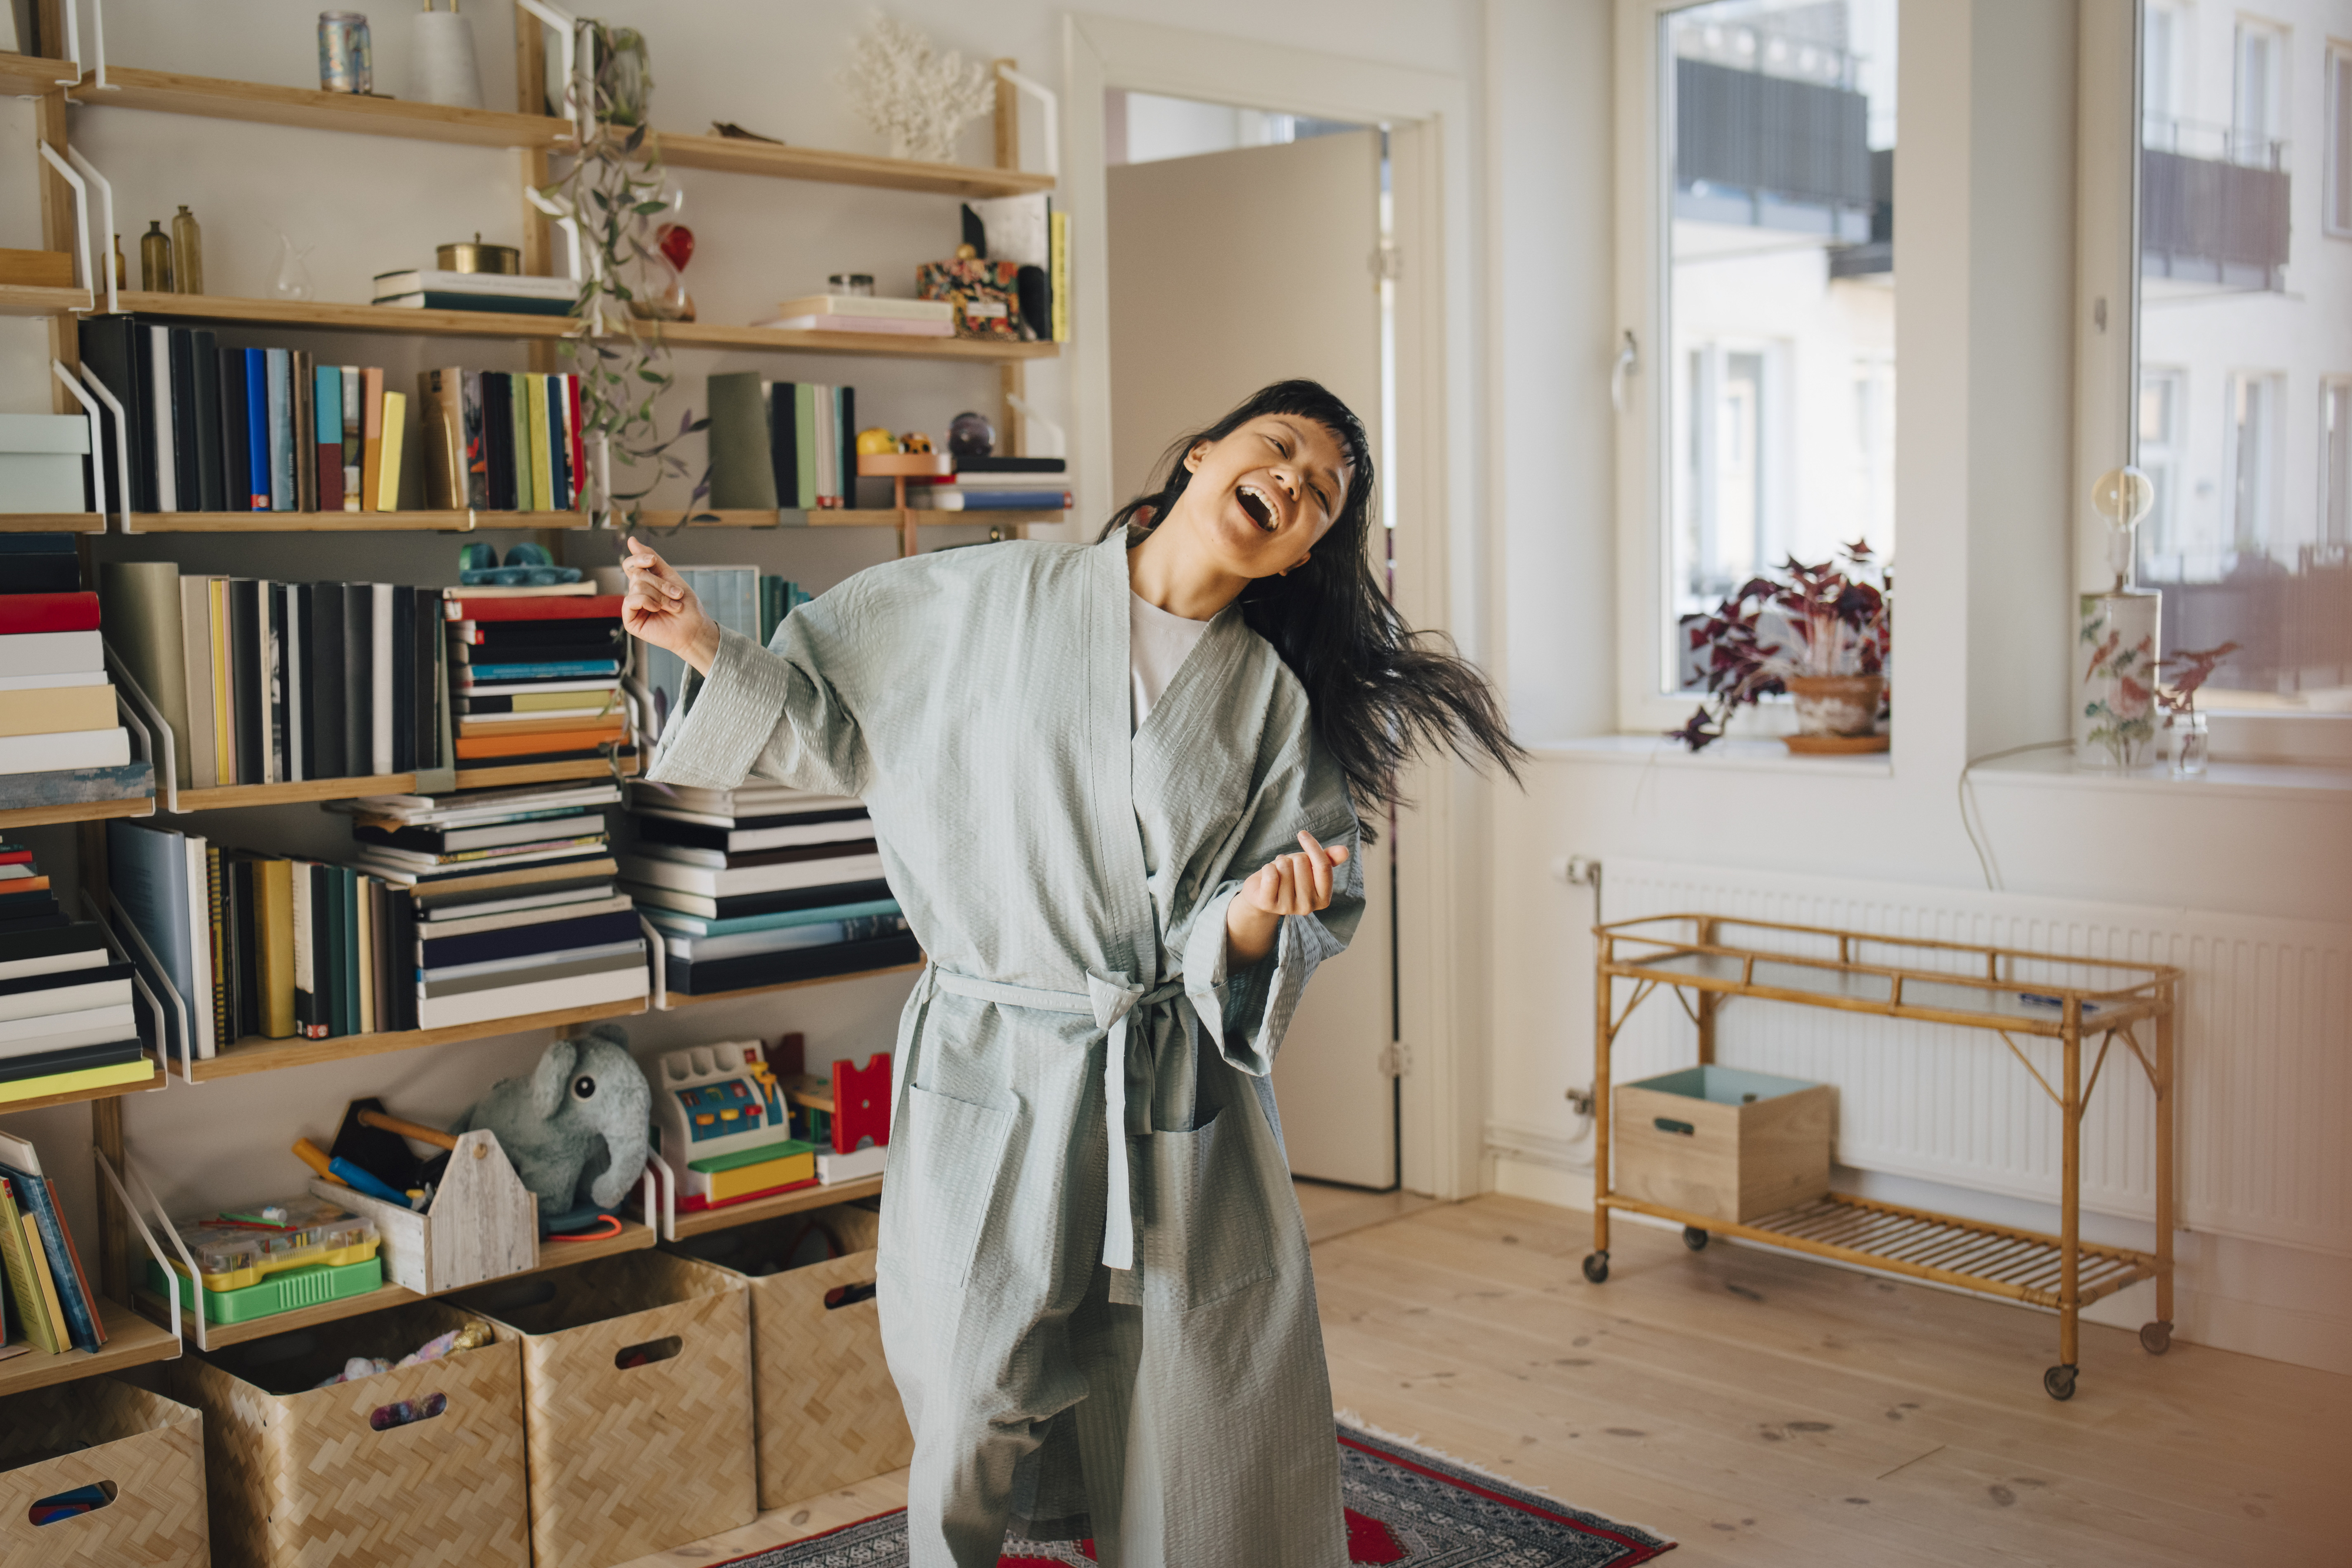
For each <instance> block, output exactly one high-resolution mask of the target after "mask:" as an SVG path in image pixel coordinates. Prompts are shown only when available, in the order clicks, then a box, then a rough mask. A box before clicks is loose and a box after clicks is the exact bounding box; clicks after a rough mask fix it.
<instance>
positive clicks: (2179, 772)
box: [2170, 713, 2213, 779]
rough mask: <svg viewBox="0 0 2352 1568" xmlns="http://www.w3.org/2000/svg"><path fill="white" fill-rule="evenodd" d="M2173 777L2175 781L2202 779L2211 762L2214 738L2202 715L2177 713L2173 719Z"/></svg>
mask: <svg viewBox="0 0 2352 1568" xmlns="http://www.w3.org/2000/svg"><path fill="white" fill-rule="evenodd" d="M2170 722H2171V728H2172V776H2173V777H2174V778H2175V779H2202V778H2204V777H2205V765H2206V764H2207V763H2208V762H2209V761H2210V760H2211V758H2212V752H2213V740H2212V737H2211V736H2210V734H2209V733H2208V732H2207V730H2206V728H2205V716H2204V715H2203V714H2201V713H2177V714H2174V715H2173V716H2172V718H2171V721H2170Z"/></svg>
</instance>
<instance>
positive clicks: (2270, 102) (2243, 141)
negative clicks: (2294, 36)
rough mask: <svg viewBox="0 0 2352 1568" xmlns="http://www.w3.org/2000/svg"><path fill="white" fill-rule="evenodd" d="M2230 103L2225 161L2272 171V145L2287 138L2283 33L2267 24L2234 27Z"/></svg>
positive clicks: (2257, 23) (2273, 157)
mask: <svg viewBox="0 0 2352 1568" xmlns="http://www.w3.org/2000/svg"><path fill="white" fill-rule="evenodd" d="M2231 81H2232V91H2231V104H2230V132H2231V149H2230V160H2231V162H2235V163H2244V164H2248V165H2250V166H2252V167H2253V168H2257V169H2265V168H2275V167H2277V160H2276V158H2275V156H2274V153H2273V144H2274V143H2276V142H2277V141H2279V140H2280V139H2281V138H2283V137H2284V135H2285V134H2286V35H2285V34H2284V33H2282V32H2281V31H2280V30H2279V29H2278V28H2276V27H2274V26H2271V25H2270V24H2269V23H2267V22H2253V21H2242V22H2240V23H2239V24H2238V33H2237V45H2236V57H2235V61H2234V70H2233V74H2232V78H2231Z"/></svg>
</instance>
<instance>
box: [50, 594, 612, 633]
mask: <svg viewBox="0 0 2352 1568" xmlns="http://www.w3.org/2000/svg"><path fill="white" fill-rule="evenodd" d="M49 597H51V598H53V599H54V598H64V597H66V596H65V595H63V594H52V595H50V596H49ZM91 599H92V601H93V602H95V601H96V596H95V595H92V596H91ZM441 612H442V613H443V614H444V615H446V617H447V618H448V619H450V620H452V621H612V620H615V619H617V618H618V617H619V615H620V613H621V596H620V595H619V594H617V593H574V594H569V595H563V594H556V595H551V596H549V597H547V598H545V599H445V600H443V601H441ZM97 623H98V622H97V621H96V619H95V614H94V612H93V618H92V620H91V622H90V624H92V625H96V624H97ZM41 630H43V631H47V630H48V628H47V627H43V628H41ZM58 630H60V631H62V630H64V628H62V627H60V628H58Z"/></svg>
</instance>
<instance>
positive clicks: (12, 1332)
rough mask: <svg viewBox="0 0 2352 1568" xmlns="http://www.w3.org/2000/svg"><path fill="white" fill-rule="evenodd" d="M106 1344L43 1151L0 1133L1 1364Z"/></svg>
mask: <svg viewBox="0 0 2352 1568" xmlns="http://www.w3.org/2000/svg"><path fill="white" fill-rule="evenodd" d="M105 1343H106V1320H105V1319H104V1318H103V1317H102V1316H101V1315H100V1310H99V1305H98V1295H97V1293H96V1292H95V1291H92V1290H91V1289H90V1284H89V1273H88V1272H87V1271H86V1270H84V1269H83V1268H82V1266H81V1253H80V1250H79V1249H78V1248H76V1247H75V1245H74V1239H73V1232H72V1230H70V1229H69V1228H67V1225H66V1217H65V1213H64V1211H63V1210H62V1209H60V1208H59V1207H58V1190H57V1187H56V1186H55V1184H53V1183H52V1182H51V1181H50V1180H49V1178H48V1176H47V1173H45V1172H44V1171H43V1170H42V1169H41V1155H40V1151H38V1150H37V1149H36V1148H34V1147H33V1145H32V1143H31V1141H30V1140H29V1139H26V1138H18V1137H12V1136H11V1135H9V1134H5V1133H0V1360H6V1359H9V1358H10V1357H14V1356H18V1355H30V1354H36V1353H40V1354H49V1355H57V1354H62V1353H64V1352H66V1351H68V1350H87V1351H95V1350H97V1349H99V1348H100V1346H101V1345H103V1344H105ZM37 1517H38V1516H37V1515H36V1518H37Z"/></svg>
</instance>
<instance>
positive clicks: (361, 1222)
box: [174, 1196, 379, 1291]
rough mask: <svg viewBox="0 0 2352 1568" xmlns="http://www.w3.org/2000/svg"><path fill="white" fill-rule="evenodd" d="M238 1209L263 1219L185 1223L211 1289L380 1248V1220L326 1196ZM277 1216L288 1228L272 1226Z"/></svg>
mask: <svg viewBox="0 0 2352 1568" xmlns="http://www.w3.org/2000/svg"><path fill="white" fill-rule="evenodd" d="M238 1212H239V1213H240V1214H250V1215H252V1216H254V1217H255V1219H256V1221H257V1223H254V1224H249V1225H236V1224H229V1223H226V1222H225V1219H226V1217H224V1220H206V1221H203V1222H201V1223H198V1224H193V1225H184V1226H181V1227H180V1239H181V1240H182V1241H184V1242H185V1243H187V1248H188V1251H189V1252H190V1254H192V1255H193V1256H194V1258H195V1260H196V1272H197V1273H198V1274H199V1275H201V1276H202V1277H203V1280H204V1284H205V1290H207V1291H242V1290H245V1289H247V1287H249V1286H253V1285H257V1284H260V1283H261V1282H262V1281H263V1280H265V1279H267V1278H268V1276H270V1275H272V1274H275V1273H278V1272H281V1271H282V1270H288V1269H307V1268H310V1267H313V1266H315V1265H319V1264H325V1265H328V1266H330V1267H335V1268H341V1267H344V1266H347V1265H349V1264H352V1263H362V1262H367V1261H370V1260H373V1259H374V1257H375V1254H376V1247H377V1244H378V1240H379V1238H378V1236H377V1234H376V1225H375V1221H374V1220H373V1219H370V1218H367V1217H366V1216H364V1215H361V1214H355V1213H353V1212H352V1210H350V1209H348V1208H345V1207H342V1206H341V1205H340V1204H334V1203H330V1202H328V1201H327V1200H326V1199H325V1198H322V1197H310V1196H304V1197H289V1198H281V1199H279V1200H278V1202H276V1203H272V1204H266V1205H262V1206H260V1207H256V1208H252V1209H247V1210H240V1211H238ZM271 1221H275V1222H278V1223H280V1224H282V1225H283V1226H284V1228H282V1229H272V1228H268V1222H271ZM176 1270H177V1266H176V1265H174V1271H176Z"/></svg>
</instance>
